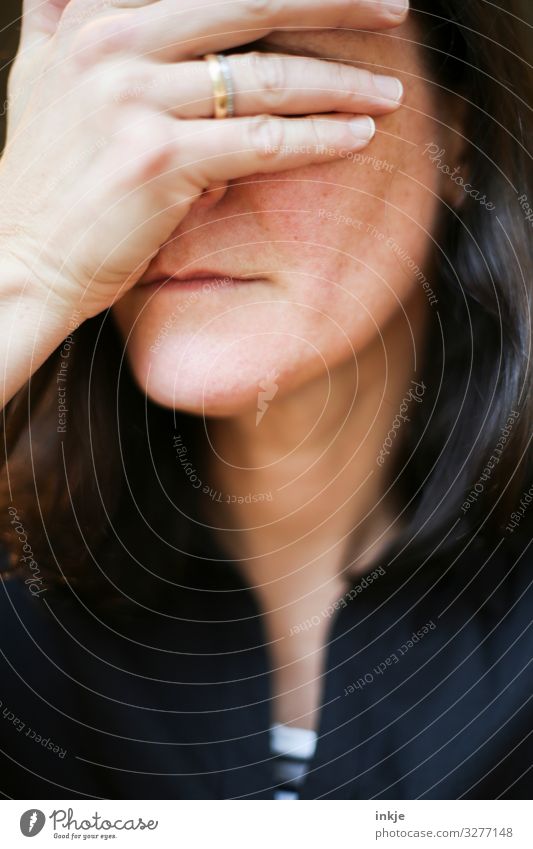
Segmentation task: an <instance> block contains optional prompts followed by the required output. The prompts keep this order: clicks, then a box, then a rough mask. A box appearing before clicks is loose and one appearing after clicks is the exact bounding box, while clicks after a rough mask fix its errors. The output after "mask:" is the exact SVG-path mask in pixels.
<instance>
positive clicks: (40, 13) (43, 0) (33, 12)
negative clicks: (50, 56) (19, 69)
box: [20, 0, 70, 48]
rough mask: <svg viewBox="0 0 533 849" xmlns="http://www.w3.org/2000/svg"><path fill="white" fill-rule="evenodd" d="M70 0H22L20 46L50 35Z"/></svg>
mask: <svg viewBox="0 0 533 849" xmlns="http://www.w3.org/2000/svg"><path fill="white" fill-rule="evenodd" d="M69 2H70V0H24V2H23V4H22V23H21V31H20V44H21V47H23V48H24V47H28V46H30V45H32V44H35V43H36V42H39V41H41V42H42V41H43V39H46V38H49V37H50V36H52V35H53V34H54V33H55V31H56V29H57V26H58V24H59V20H60V18H61V15H62V14H63V10H64V8H65V6H67V5H68V3H69Z"/></svg>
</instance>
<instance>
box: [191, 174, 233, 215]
mask: <svg viewBox="0 0 533 849" xmlns="http://www.w3.org/2000/svg"><path fill="white" fill-rule="evenodd" d="M228 185H229V184H228V182H227V181H226V180H220V181H219V182H217V183H211V184H210V185H209V186H208V187H207V188H206V189H204V190H203V192H202V194H201V195H200V197H199V198H197V199H196V200H195V202H194V204H193V206H192V208H191V209H193V210H194V209H206V208H209V207H211V206H215V204H217V203H219V202H220V201H221V200H222V198H223V197H224V195H225V194H226V192H227V190H228Z"/></svg>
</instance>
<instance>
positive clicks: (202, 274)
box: [140, 269, 257, 286]
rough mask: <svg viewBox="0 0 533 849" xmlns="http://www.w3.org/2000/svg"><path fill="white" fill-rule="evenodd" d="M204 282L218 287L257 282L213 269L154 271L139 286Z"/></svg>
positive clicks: (250, 278)
mask: <svg viewBox="0 0 533 849" xmlns="http://www.w3.org/2000/svg"><path fill="white" fill-rule="evenodd" d="M195 280H196V281H204V282H206V283H207V282H211V283H213V282H217V283H218V284H219V285H222V284H225V285H231V284H232V283H250V282H253V280H257V278H254V277H253V276H251V275H250V276H249V277H235V276H234V275H233V274H228V273H227V272H224V271H219V270H216V271H215V270H213V269H201V270H200V271H187V272H183V273H179V274H176V273H173V272H168V273H166V274H165V273H163V272H161V271H158V272H156V271H154V272H153V273H152V274H149V275H148V276H147V277H146V278H145V279H144V280H142V281H140V285H141V286H150V285H155V284H158V285H165V284H167V283H178V284H179V283H183V284H187V283H193V282H194V281H195Z"/></svg>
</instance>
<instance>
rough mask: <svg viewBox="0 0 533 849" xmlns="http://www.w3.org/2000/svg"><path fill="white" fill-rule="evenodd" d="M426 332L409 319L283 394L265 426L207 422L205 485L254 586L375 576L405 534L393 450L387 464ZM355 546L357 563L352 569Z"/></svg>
mask: <svg viewBox="0 0 533 849" xmlns="http://www.w3.org/2000/svg"><path fill="white" fill-rule="evenodd" d="M418 309H419V308H418ZM413 310H415V311H416V310H417V306H416V305H413V307H412V311H413ZM424 329H425V328H424V322H423V321H422V320H421V316H420V315H415V316H413V315H408V316H407V319H406V317H405V316H404V315H403V314H402V315H401V316H400V317H399V318H397V319H395V320H394V321H392V322H391V323H390V324H389V326H388V327H387V328H386V330H385V331H384V332H383V333H382V335H381V337H380V338H379V339H378V341H377V342H376V343H375V344H374V345H373V346H371V347H369V348H368V349H367V350H366V351H365V352H363V353H362V354H361V355H360V356H358V357H357V361H355V360H353V359H351V360H350V361H349V362H346V363H343V364H341V365H339V366H337V367H335V368H331V369H330V370H329V371H328V372H327V373H325V374H322V375H321V376H318V377H317V378H316V379H315V380H313V381H311V382H309V383H307V384H306V385H305V386H303V387H301V388H300V389H298V390H297V391H292V392H290V393H288V394H286V395H284V394H283V393H282V392H281V391H280V392H278V394H276V395H275V396H274V397H273V398H272V400H271V401H270V402H269V404H268V407H267V409H266V411H264V414H263V416H262V418H261V419H260V421H259V423H257V411H256V410H255V409H254V410H251V411H250V412H249V413H246V414H243V415H239V416H236V417H234V418H227V419H209V420H208V421H207V431H208V434H209V443H210V444H209V445H206V451H207V452H208V455H207V456H208V457H210V461H209V463H208V464H207V469H208V471H207V473H206V477H207V479H208V480H209V482H210V485H212V486H213V488H214V489H216V490H218V491H219V492H221V493H222V498H221V501H220V502H216V503H214V504H212V505H211V507H209V508H208V513H207V517H208V518H207V521H208V522H210V523H211V524H212V525H214V526H215V527H216V528H218V529H219V530H218V531H217V535H218V537H219V541H220V542H221V544H222V545H223V546H224V549H225V550H226V551H228V553H229V555H230V556H231V557H232V558H233V559H235V560H238V561H240V562H241V564H242V566H243V569H244V570H245V571H246V573H247V574H249V575H250V576H251V578H252V579H253V583H254V584H257V582H258V581H261V579H262V577H265V578H267V577H268V578H269V580H273V579H276V578H278V577H281V576H282V575H286V576H288V575H294V574H300V580H301V581H304V577H303V576H304V575H305V574H306V575H307V580H309V581H311V582H313V583H315V584H316V580H317V575H321V576H322V579H323V580H324V579H326V580H327V579H328V577H330V578H332V577H333V576H334V575H338V574H339V573H341V572H342V570H343V569H349V570H351V571H352V572H353V571H355V572H357V571H365V570H366V569H367V568H368V566H369V564H371V563H372V561H373V559H374V558H375V556H376V554H377V553H378V552H379V551H380V550H381V549H382V548H383V547H384V546H385V545H386V544H387V543H388V542H389V541H390V539H391V537H392V536H393V535H394V533H395V532H396V531H397V530H398V528H397V524H396V519H395V512H396V508H397V505H395V504H394V503H393V502H392V497H391V496H390V495H388V494H387V488H388V482H389V476H390V471H391V466H392V462H393V460H392V454H393V451H392V450H391V454H389V455H383V454H382V460H383V462H382V464H380V463H378V457H379V456H380V451H381V450H382V448H383V445H384V443H385V441H386V439H387V435H388V434H389V432H390V430H391V427H392V425H393V422H394V420H395V417H396V416H397V414H398V413H399V411H400V407H401V405H402V400H403V399H404V398H405V396H406V394H407V393H408V392H409V388H410V386H411V381H412V380H413V379H415V380H416V375H415V373H414V355H415V353H417V354H419V351H420V347H421V344H420V343H421V337H422V335H423V333H424ZM414 331H416V333H415V336H413V333H414ZM271 394H273V393H271ZM418 403H419V402H418ZM406 417H409V413H407V414H405V413H404V418H406ZM400 427H408V424H404V423H403V422H400ZM395 435H396V434H395ZM397 441H398V440H397V439H395V440H394V442H395V443H396V442H397ZM207 506H208V505H206V507H207ZM354 545H355V550H356V552H357V556H356V559H355V561H354V562H353V563H349V564H347V563H344V562H343V558H344V557H345V554H346V551H347V549H348V548H349V549H350V550H351V551H354Z"/></svg>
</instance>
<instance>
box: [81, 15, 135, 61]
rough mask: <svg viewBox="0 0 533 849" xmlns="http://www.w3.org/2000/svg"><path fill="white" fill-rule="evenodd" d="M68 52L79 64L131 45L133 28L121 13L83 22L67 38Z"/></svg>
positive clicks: (119, 51) (121, 50)
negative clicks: (68, 42) (68, 43)
mask: <svg viewBox="0 0 533 849" xmlns="http://www.w3.org/2000/svg"><path fill="white" fill-rule="evenodd" d="M69 41H70V53H71V56H73V57H74V58H75V59H76V60H77V61H78V62H79V63H80V64H81V65H83V66H85V65H90V64H92V63H93V62H94V60H95V59H98V58H100V57H105V56H108V55H109V54H113V53H122V52H125V51H126V50H128V48H130V47H131V45H132V42H133V30H132V28H131V23H130V22H129V20H126V18H125V17H123V16H122V15H114V16H107V17H103V18H99V19H96V20H93V21H90V22H87V23H85V24H84V25H83V26H81V27H80V28H79V29H78V30H76V31H75V32H73V33H72V34H71V35H70V38H69Z"/></svg>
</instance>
